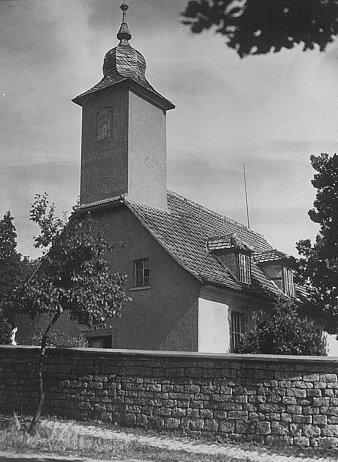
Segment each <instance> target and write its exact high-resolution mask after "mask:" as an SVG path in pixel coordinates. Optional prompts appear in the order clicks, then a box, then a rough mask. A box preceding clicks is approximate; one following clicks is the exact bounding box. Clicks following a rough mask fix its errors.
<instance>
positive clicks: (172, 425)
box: [164, 418, 180, 430]
mask: <svg viewBox="0 0 338 462" xmlns="http://www.w3.org/2000/svg"><path fill="white" fill-rule="evenodd" d="M179 426H180V419H173V418H168V419H165V421H164V427H165V428H168V429H169V430H174V429H176V428H178V427H179Z"/></svg>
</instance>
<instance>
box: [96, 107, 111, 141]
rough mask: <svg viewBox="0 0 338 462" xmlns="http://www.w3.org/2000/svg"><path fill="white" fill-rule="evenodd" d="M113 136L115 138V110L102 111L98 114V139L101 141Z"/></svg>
mask: <svg viewBox="0 0 338 462" xmlns="http://www.w3.org/2000/svg"><path fill="white" fill-rule="evenodd" d="M111 136H113V109H112V108H106V109H102V111H100V112H98V113H97V114H96V139H97V140H98V141H100V140H104V139H106V138H110V137H111Z"/></svg>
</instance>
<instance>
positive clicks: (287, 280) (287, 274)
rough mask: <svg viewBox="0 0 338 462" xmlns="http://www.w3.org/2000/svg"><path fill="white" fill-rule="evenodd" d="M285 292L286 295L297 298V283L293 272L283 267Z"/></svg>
mask: <svg viewBox="0 0 338 462" xmlns="http://www.w3.org/2000/svg"><path fill="white" fill-rule="evenodd" d="M283 292H284V293H285V295H288V296H289V297H292V298H294V297H295V283H294V280H293V271H292V270H291V269H290V268H286V267H285V266H283Z"/></svg>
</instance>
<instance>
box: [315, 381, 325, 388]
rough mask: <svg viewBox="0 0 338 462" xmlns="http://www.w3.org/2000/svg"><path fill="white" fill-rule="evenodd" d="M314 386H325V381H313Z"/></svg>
mask: <svg viewBox="0 0 338 462" xmlns="http://www.w3.org/2000/svg"><path fill="white" fill-rule="evenodd" d="M313 387H314V388H326V382H319V381H318V382H314V383H313Z"/></svg>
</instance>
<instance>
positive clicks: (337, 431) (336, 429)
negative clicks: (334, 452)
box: [321, 425, 338, 437]
mask: <svg viewBox="0 0 338 462" xmlns="http://www.w3.org/2000/svg"><path fill="white" fill-rule="evenodd" d="M321 436H334V437H338V425H326V426H325V427H322V428H321Z"/></svg>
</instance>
